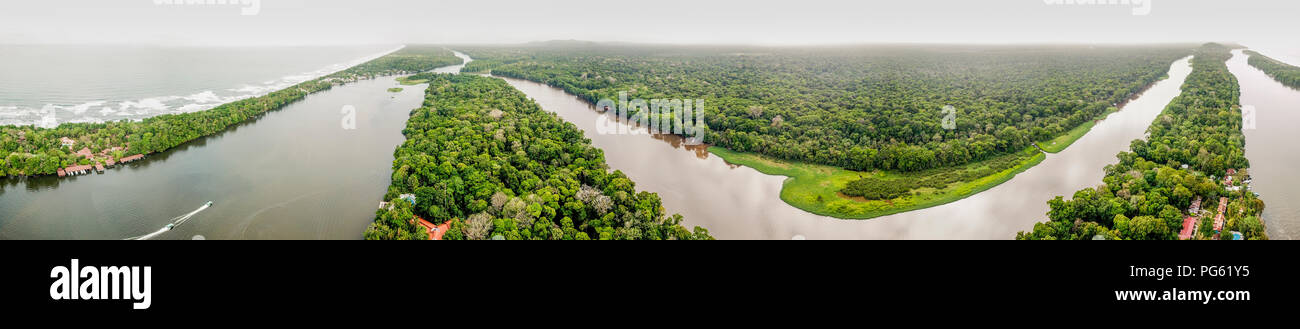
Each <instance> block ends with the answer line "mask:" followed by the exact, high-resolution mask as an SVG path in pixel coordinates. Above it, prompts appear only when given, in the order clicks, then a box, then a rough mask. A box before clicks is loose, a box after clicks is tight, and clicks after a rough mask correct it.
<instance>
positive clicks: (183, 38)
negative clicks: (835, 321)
mask: <svg viewBox="0 0 1300 329" xmlns="http://www.w3.org/2000/svg"><path fill="white" fill-rule="evenodd" d="M182 1H183V0H182ZM1049 2H1053V1H1052V0H1048V1H1044V0H1015V1H997V2H978V3H977V2H973V1H960V0H934V1H828V0H810V1H799V2H789V1H767V0H760V1H737V0H724V1H685V0H665V1H655V2H639V1H638V2H630V1H599V0H570V1H546V2H542V1H524V2H520V1H503V0H484V1H396V0H379V1H365V2H357V1H340V0H324V1H305V0H259V1H255V2H254V3H256V4H257V5H258V6H257V7H256V8H253V9H255V10H253V11H254V14H253V15H241V7H245V8H248V7H250V6H247V5H158V4H155V1H154V0H109V1H95V0H70V1H5V2H3V3H0V44H146V45H183V46H249V45H338V44H399V43H520V42H530V41H542V40H556V39H565V40H567V39H577V40H591V41H621V42H642V43H686V44H701V43H725V44H759V45H798V44H845V43H894V42H908V43H1171V42H1205V41H1235V42H1240V43H1243V44H1247V45H1250V46H1253V47H1273V48H1285V49H1296V48H1300V46H1296V45H1297V43H1296V42H1294V41H1289V42H1290V43H1291V44H1278V43H1279V42H1288V41H1283V40H1295V38H1294V35H1293V34H1292V33H1294V32H1295V27H1294V13H1297V12H1300V3H1298V2H1291V1H1260V0H1246V1H1150V2H1149V9H1150V10H1149V12H1148V13H1145V15H1136V14H1135V13H1134V8H1138V7H1140V6H1135V5H1131V4H1130V5H1067V4H1049ZM504 9H509V10H504ZM1139 11H1140V10H1139ZM1224 17H1227V18H1224ZM1207 21H1208V22H1212V24H1206V22H1207Z"/></svg>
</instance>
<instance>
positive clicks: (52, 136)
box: [0, 46, 462, 176]
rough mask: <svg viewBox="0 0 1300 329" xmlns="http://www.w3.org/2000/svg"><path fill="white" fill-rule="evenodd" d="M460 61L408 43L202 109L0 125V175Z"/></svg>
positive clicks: (81, 160)
mask: <svg viewBox="0 0 1300 329" xmlns="http://www.w3.org/2000/svg"><path fill="white" fill-rule="evenodd" d="M461 62H462V60H461V59H460V58H459V57H456V56H455V55H453V54H452V52H451V51H449V50H446V49H444V48H442V47H435V46H408V47H405V48H402V49H400V50H398V51H396V52H393V53H391V54H388V55H385V56H382V57H380V58H377V59H374V60H371V61H368V62H365V63H362V64H360V65H357V66H354V67H351V68H348V69H346V70H343V71H339V72H336V73H333V74H329V75H326V76H324V77H320V78H317V79H313V80H310V81H306V82H303V83H300V84H297V85H294V86H291V87H289V88H285V89H282V90H278V91H274V92H271V93H268V94H266V95H263V96H259V97H253V98H246V99H243V100H239V101H235V102H231V103H227V104H222V105H219V106H217V107H214V108H212V109H208V110H204V111H197V112H190V113H180V114H164V115H159V116H155V117H151V118H146V119H144V120H141V121H129V120H122V121H114V122H103V123H65V124H62V125H59V126H58V127H56V128H39V127H32V126H0V156H3V157H0V176H31V175H42V174H53V173H55V172H56V171H57V170H58V169H59V168H63V167H67V166H69V165H73V164H93V162H91V161H92V160H91V159H88V158H87V157H85V156H82V155H77V154H75V152H76V150H80V149H83V148H88V149H90V152H92V153H94V154H97V155H96V156H95V160H94V161H99V160H101V159H104V160H106V159H120V158H122V157H124V156H130V155H135V154H149V153H154V152H159V151H163V150H166V149H169V148H172V147H175V146H177V145H180V144H183V143H185V142H189V141H191V140H194V139H196V138H199V137H203V136H207V135H211V134H215V133H217V132H220V131H222V130H225V129H226V128H228V127H230V126H231V125H234V124H237V123H240V122H244V121H246V120H249V119H251V118H256V117H258V116H260V115H262V114H264V113H266V112H267V111H272V110H276V109H279V108H281V107H284V106H285V105H288V104H289V103H292V102H295V101H298V100H301V99H302V98H303V97H306V96H307V95H308V94H312V93H316V92H320V91H324V90H328V89H330V88H332V87H333V86H336V85H341V84H345V83H348V82H352V81H357V80H360V79H368V78H373V77H376V76H382V75H393V74H401V73H412V72H422V71H427V70H431V69H433V68H436V67H440V66H447V65H453V64H459V63H461ZM64 137H66V138H69V139H71V140H73V141H74V144H73V145H71V146H64V143H62V142H61V140H62V138H64Z"/></svg>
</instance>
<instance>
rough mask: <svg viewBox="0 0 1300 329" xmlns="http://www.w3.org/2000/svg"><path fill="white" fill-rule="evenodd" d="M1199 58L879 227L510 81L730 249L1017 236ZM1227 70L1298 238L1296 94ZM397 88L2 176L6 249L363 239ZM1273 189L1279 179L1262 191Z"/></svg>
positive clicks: (387, 82) (1276, 207) (324, 98)
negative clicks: (975, 183)
mask: <svg viewBox="0 0 1300 329" xmlns="http://www.w3.org/2000/svg"><path fill="white" fill-rule="evenodd" d="M457 55H458V56H461V57H462V58H465V59H466V60H467V61H468V60H469V58H468V57H467V56H465V55H464V54H460V53H457ZM1188 60H1189V58H1184V59H1181V60H1178V61H1176V62H1174V63H1173V64H1172V65H1171V66H1170V68H1169V77H1168V78H1167V79H1165V80H1162V81H1160V82H1157V83H1156V84H1155V85H1153V86H1151V87H1150V88H1149V89H1148V90H1147V91H1146V92H1145V93H1143V94H1142V95H1140V96H1139V97H1137V98H1135V99H1134V100H1132V101H1130V102H1129V103H1128V104H1126V105H1125V106H1124V107H1123V108H1122V109H1121V110H1120V111H1119V112H1116V113H1114V114H1111V115H1110V116H1109V117H1107V118H1106V119H1105V120H1102V121H1101V122H1100V123H1099V124H1097V125H1096V126H1095V127H1093V129H1092V131H1090V132H1089V133H1088V134H1087V135H1085V136H1084V137H1083V138H1080V139H1079V140H1078V141H1077V142H1075V144H1074V145H1071V146H1070V147H1069V148H1067V149H1066V150H1065V151H1063V152H1061V153H1057V154H1049V155H1048V156H1047V159H1046V160H1044V161H1043V162H1042V163H1041V164H1039V165H1038V166H1035V167H1033V168H1030V169H1029V170H1027V171H1025V172H1023V173H1021V174H1019V175H1017V176H1016V177H1015V178H1014V179H1012V180H1010V181H1008V182H1006V183H1003V184H1001V185H998V186H997V187H994V188H992V189H989V190H987V191H985V192H982V193H979V194H976V195H973V196H971V197H968V198H966V199H962V200H960V201H957V202H953V203H949V204H946V205H942V206H937V207H932V208H926V209H921V210H917V211H912V212H906V213H901V214H896V215H891V216H885V217H878V218H874V219H869V220H843V219H836V218H831V217H825V216H818V215H814V214H810V213H807V212H804V211H802V210H799V209H797V208H794V207H792V206H790V205H788V204H786V203H785V202H783V201H781V199H780V197H779V195H780V190H781V184H782V182H783V181H784V180H785V179H786V177H783V176H771V175H765V174H762V173H759V172H758V171H756V170H753V169H751V168H748V167H743V166H734V165H729V164H727V163H725V162H724V161H722V159H720V158H718V157H716V156H712V155H710V154H709V153H708V152H706V151H705V150H703V149H702V148H700V147H690V146H686V145H683V144H682V141H681V139H680V138H678V137H676V136H664V135H650V134H646V133H644V129H640V128H636V127H632V128H631V129H633V130H636V131H640V132H642V133H641V134H598V133H596V132H597V129H596V125H597V122H598V120H597V118H598V117H599V116H602V115H604V114H600V113H598V112H596V110H595V107H594V105H592V104H590V103H587V102H585V101H583V100H581V99H579V98H578V97H576V96H574V95H571V94H568V93H565V92H564V91H562V90H560V89H557V88H553V87H550V86H546V85H543V84H539V83H535V82H531V81H526V80H519V79H506V81H507V82H509V83H510V84H511V85H512V86H514V87H516V88H518V89H519V90H521V91H523V92H524V93H525V94H527V95H528V96H529V97H531V98H533V99H534V100H536V101H537V102H538V103H539V104H541V106H542V107H543V108H544V109H546V110H548V111H552V112H555V113H557V114H559V115H560V116H561V117H562V118H564V119H565V120H567V121H570V122H573V123H574V124H576V125H578V127H579V128H581V129H583V130H584V131H585V132H586V136H587V137H588V138H591V139H592V142H593V144H594V145H595V146H596V147H599V148H601V149H603V150H604V151H605V155H606V159H607V160H608V162H609V164H610V166H611V167H613V168H614V169H618V170H622V171H623V172H624V173H626V174H627V175H628V176H629V177H631V178H632V179H633V180H634V181H636V184H637V188H638V189H640V190H645V191H650V192H655V193H658V194H659V195H660V197H661V198H662V199H663V202H664V205H665V207H666V208H667V209H668V210H669V211H670V212H673V213H680V214H682V215H683V216H685V218H686V222H685V224H686V225H688V226H696V225H698V226H702V227H705V228H708V229H709V231H710V232H711V233H712V234H713V235H714V236H716V237H718V238H721V239H792V238H794V239H800V238H806V239H1010V238H1013V237H1014V236H1015V234H1016V232H1018V231H1023V230H1028V229H1030V228H1032V227H1033V224H1034V223H1036V222H1039V221H1042V220H1044V219H1045V217H1046V213H1047V210H1048V208H1047V203H1046V201H1047V200H1048V199H1050V198H1051V197H1053V196H1056V195H1065V196H1069V195H1072V194H1073V193H1074V191H1076V190H1078V189H1081V188H1085V187H1091V186H1096V185H1098V184H1099V183H1100V182H1101V178H1102V174H1103V172H1102V168H1103V167H1104V166H1106V165H1107V164H1111V163H1114V162H1115V161H1116V159H1115V154H1117V153H1119V152H1121V151H1124V150H1127V149H1128V146H1129V142H1130V141H1132V140H1133V139H1137V138H1142V137H1143V136H1144V133H1145V130H1146V127H1147V126H1148V125H1149V124H1150V123H1151V122H1152V121H1153V120H1154V119H1155V118H1156V116H1157V115H1158V114H1159V113H1160V111H1161V110H1162V109H1163V108H1164V106H1165V105H1166V104H1168V103H1169V101H1170V100H1172V99H1173V98H1174V97H1175V96H1177V95H1178V93H1179V92H1180V91H1179V86H1181V85H1182V83H1183V80H1184V79H1185V78H1186V77H1187V74H1188V73H1190V71H1191V67H1190V65H1189V64H1188ZM1229 64H1230V67H1231V68H1232V69H1233V72H1234V73H1236V74H1237V75H1238V77H1239V78H1240V79H1242V86H1243V89H1245V90H1247V92H1245V93H1244V95H1243V103H1244V104H1250V105H1254V106H1255V107H1256V108H1258V109H1259V113H1260V114H1259V115H1260V119H1259V120H1258V122H1259V129H1256V130H1249V131H1247V138H1248V143H1247V155H1248V156H1249V157H1250V158H1251V160H1252V163H1253V164H1254V168H1252V174H1253V175H1254V176H1255V177H1256V185H1257V187H1256V190H1257V191H1259V192H1260V193H1261V194H1263V195H1264V198H1265V200H1266V201H1269V208H1268V209H1269V210H1268V212H1266V218H1267V219H1270V221H1269V229H1270V233H1271V234H1274V235H1275V236H1274V238H1285V237H1289V236H1287V235H1286V234H1287V232H1293V231H1294V228H1291V227H1290V226H1287V225H1285V224H1283V225H1279V224H1278V223H1274V221H1273V220H1272V219H1273V218H1275V217H1279V216H1283V215H1285V216H1290V217H1295V212H1296V210H1295V209H1294V208H1287V207H1285V205H1283V204H1281V201H1277V200H1288V199H1290V200H1294V199H1295V198H1296V196H1295V195H1294V193H1292V194H1287V193H1286V192H1287V191H1286V190H1287V189H1286V187H1287V185H1286V184H1289V183H1287V181H1288V180H1290V181H1294V180H1295V179H1296V178H1290V177H1292V176H1287V175H1286V169H1287V166H1288V164H1292V163H1297V160H1300V158H1297V157H1300V152H1295V150H1294V148H1295V146H1294V145H1293V144H1292V143H1268V142H1267V141H1269V140H1275V141H1291V140H1295V139H1296V137H1300V136H1294V135H1296V134H1297V131H1300V130H1297V129H1288V128H1289V127H1286V126H1285V125H1286V124H1287V123H1288V122H1296V121H1294V120H1293V119H1296V116H1298V115H1300V111H1296V110H1295V107H1296V104H1300V102H1298V101H1300V92H1297V91H1295V90H1293V89H1286V88H1284V87H1281V88H1280V85H1278V84H1277V83H1275V82H1272V80H1271V79H1268V78H1267V77H1266V76H1263V75H1262V74H1260V73H1258V71H1255V70H1254V69H1253V68H1249V67H1244V66H1243V65H1244V60H1242V59H1240V57H1237V58H1234V59H1233V61H1232V62H1230V63H1229ZM460 67H461V66H460V65H457V66H450V67H445V68H440V69H438V71H440V72H459V69H460ZM1252 74H1254V75H1257V76H1252ZM395 86H397V84H396V82H395V81H394V80H393V79H391V78H380V79H376V80H370V81H363V82H358V83H354V84H349V85H346V86H341V87H336V88H334V89H333V90H329V91H326V92H322V93H318V94H315V95H311V96H308V97H307V98H306V99H305V100H303V101H301V102H298V103H294V104H292V105H289V106H287V107H285V108H284V109H281V110H279V111H275V112H272V113H269V114H267V115H266V116H264V117H262V118H261V119H258V120H256V121H253V122H248V123H245V124H242V125H240V126H239V127H237V128H235V129H231V130H229V131H227V132H225V133H222V134H219V135H216V136H212V137H207V138H203V139H200V140H197V141H195V142H192V143H189V144H186V145H185V146H182V147H179V148H177V149H174V150H170V151H167V152H163V153H160V154H156V155H153V156H151V157H149V158H147V159H146V160H145V161H141V162H137V163H133V164H128V165H126V166H122V167H119V168H115V169H110V170H109V173H108V174H103V175H90V176H81V177H73V178H65V179H57V178H52V177H43V178H36V179H26V180H4V181H0V239H15V238H21V239H28V238H37V239H120V238H126V237H131V236H136V235H141V234H145V233H149V232H153V231H156V230H157V229H158V228H160V227H162V226H163V225H166V224H167V221H168V219H171V218H173V217H176V216H178V215H181V214H185V213H187V212H190V211H192V210H194V209H195V208H198V207H199V206H201V205H203V204H204V203H205V202H207V201H214V202H215V206H213V207H211V208H208V209H207V210H204V211H202V212H200V213H198V214H197V215H195V217H194V218H192V219H191V220H189V221H188V222H186V224H185V225H182V226H180V227H178V228H177V229H176V230H173V231H170V232H166V233H164V234H163V235H161V236H160V237H159V238H164V239H191V238H196V237H202V238H209V239H260V238H288V239H357V238H360V237H361V232H362V231H363V230H364V229H365V227H366V225H367V224H369V223H370V221H371V220H372V219H373V218H374V211H375V208H376V206H377V202H378V201H379V198H380V197H381V196H382V195H383V194H384V192H385V190H386V188H387V186H388V184H389V177H390V173H391V166H392V160H393V158H392V152H393V149H394V147H396V146H397V145H398V144H400V143H401V141H402V138H403V137H402V134H401V130H402V128H403V127H404V126H405V122H406V119H407V116H408V113H409V112H410V110H411V109H414V108H416V107H418V106H420V104H421V102H422V99H423V93H424V92H423V90H424V86H423V85H418V86H403V87H404V88H405V89H404V90H403V91H401V92H398V93H389V92H387V91H386V89H387V88H390V87H395ZM1256 95H1263V96H1256ZM1277 95H1284V96H1287V97H1291V98H1281V97H1278V96H1277ZM683 97H689V95H684V96H683ZM348 106H350V107H351V108H355V109H356V129H344V128H343V127H342V125H341V123H342V121H343V120H344V116H345V114H344V113H345V112H346V111H344V110H343V109H344V108H345V107H348ZM1269 122H1273V123H1272V124H1269ZM706 142H707V141H706ZM1279 157H1280V158H1279ZM1270 164H1273V165H1270ZM1275 179H1276V180H1277V183H1276V185H1275V184H1271V183H1266V182H1271V181H1274V180H1275ZM1292 183H1294V182H1292ZM1290 186H1295V184H1290ZM1291 190H1292V191H1291V192H1294V189H1291ZM1279 235H1280V236H1279Z"/></svg>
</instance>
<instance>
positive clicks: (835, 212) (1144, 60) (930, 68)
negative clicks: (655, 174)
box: [456, 42, 1195, 218]
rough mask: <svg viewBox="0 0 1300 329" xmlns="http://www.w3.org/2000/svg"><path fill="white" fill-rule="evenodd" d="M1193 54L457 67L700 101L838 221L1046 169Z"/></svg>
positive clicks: (776, 54) (619, 60) (1179, 50)
mask: <svg viewBox="0 0 1300 329" xmlns="http://www.w3.org/2000/svg"><path fill="white" fill-rule="evenodd" d="M1194 48H1195V46H1193V45H1186V46H1181V45H1170V46H1158V47H1138V46H1132V47H1118V46H1112V47H1100V46H1099V47H1088V46H915V45H878V46H852V47H848V46H846V47H811V48H777V47H706V46H643V45H607V44H597V43H577V42H551V43H539V44H532V45H528V46H522V47H490V46H465V47H456V49H458V50H460V51H463V52H465V53H467V54H469V55H470V56H471V57H474V58H475V61H473V62H471V63H469V64H468V65H466V67H465V68H464V71H466V72H491V73H492V74H494V75H498V76H505V77H513V78H521V79H527V80H532V81H536V82H540V83H545V84H549V85H552V86H555V87H558V88H561V89H564V90H565V91H568V92H570V93H573V94H576V95H578V96H580V97H581V98H583V99H586V100H587V101H590V102H593V103H594V102H597V101H598V100H600V99H617V94H618V92H627V93H628V97H629V98H642V99H654V98H670V99H671V98H678V99H683V98H690V99H705V105H704V108H705V113H706V114H705V123H706V124H707V127H706V134H705V138H704V141H705V142H706V143H709V144H711V145H713V147H711V148H709V150H710V151H711V152H712V153H713V154H715V155H718V156H720V157H722V158H723V159H725V160H727V161H728V162H730V163H736V164H742V165H746V166H750V167H753V168H755V169H758V170H759V171H761V172H764V173H767V174H775V175H785V176H789V177H794V178H795V179H791V180H787V182H786V184H785V187H784V189H783V190H782V192H781V197H782V199H783V200H785V201H786V202H787V203H790V204H791V205H794V206H796V207H798V208H801V209H803V210H805V211H809V212H813V213H817V214H821V215H828V216H835V217H840V218H872V217H877V216H883V215H888V214H892V213H897V212H902V211H908V210H914V209H919V208H924V207H930V206H935V205H939V204H943V203H947V202H952V201H955V200H958V199H961V198H964V197H966V196H969V195H972V194H974V193H977V192H980V191H983V190H985V189H988V188H991V187H992V186H995V185H997V184H999V183H1001V182H1004V181H1006V180H1008V179H1010V178H1011V177H1012V176H1014V175H1015V174H1016V173H1019V172H1021V171H1023V170H1025V169H1027V168H1029V167H1032V166H1033V165H1035V164H1037V163H1038V162H1040V161H1041V160H1042V159H1043V155H1042V154H1041V152H1039V147H1038V145H1036V144H1039V143H1041V144H1043V145H1042V147H1041V149H1043V150H1046V151H1049V152H1050V151H1059V150H1061V149H1064V148H1065V146H1068V145H1069V144H1070V143H1072V142H1073V141H1074V139H1077V138H1079V137H1081V136H1082V135H1083V133H1086V132H1087V130H1088V129H1089V128H1090V127H1091V125H1092V123H1093V122H1094V121H1095V120H1097V119H1099V118H1101V117H1102V116H1104V115H1105V114H1108V113H1110V112H1112V111H1115V107H1116V106H1117V105H1119V104H1120V103H1122V102H1124V101H1125V100H1127V99H1128V98H1130V97H1132V96H1133V95H1135V94H1136V93H1139V92H1140V91H1142V90H1143V89H1144V88H1146V87H1147V86H1149V85H1151V84H1152V83H1154V82H1156V81H1159V80H1160V79H1161V78H1163V77H1164V76H1165V75H1166V72H1167V71H1168V69H1169V65H1170V64H1171V63H1172V62H1173V61H1175V60H1177V59H1179V58H1181V57H1185V56H1187V55H1188V54H1190V53H1191V50H1192V49H1194ZM945 106H951V107H952V108H953V110H952V111H951V112H950V113H945V112H944V110H943V109H944V108H945ZM945 122H947V123H949V124H950V126H949V127H948V128H951V129H946V128H945V127H944V125H945Z"/></svg>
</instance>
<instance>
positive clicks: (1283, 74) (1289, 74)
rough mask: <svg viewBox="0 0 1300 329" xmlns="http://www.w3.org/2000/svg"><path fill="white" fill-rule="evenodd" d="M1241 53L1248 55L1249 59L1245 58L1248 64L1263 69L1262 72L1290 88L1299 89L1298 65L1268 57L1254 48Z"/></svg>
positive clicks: (1299, 75)
mask: <svg viewBox="0 0 1300 329" xmlns="http://www.w3.org/2000/svg"><path fill="white" fill-rule="evenodd" d="M1243 53H1245V54H1246V55H1248V56H1250V59H1248V60H1246V62H1247V63H1250V66H1254V67H1255V68H1257V69H1259V70H1260V71H1264V74H1268V76H1270V77H1272V78H1273V80H1277V82H1281V83H1282V84H1284V85H1286V86H1288V87H1291V88H1297V89H1300V67H1295V66H1292V65H1290V64H1287V63H1283V62H1282V61H1279V60H1276V59H1272V58H1269V57H1268V56H1264V55H1263V54H1260V53H1258V52H1256V51H1254V50H1246V51H1244V52H1243Z"/></svg>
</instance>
